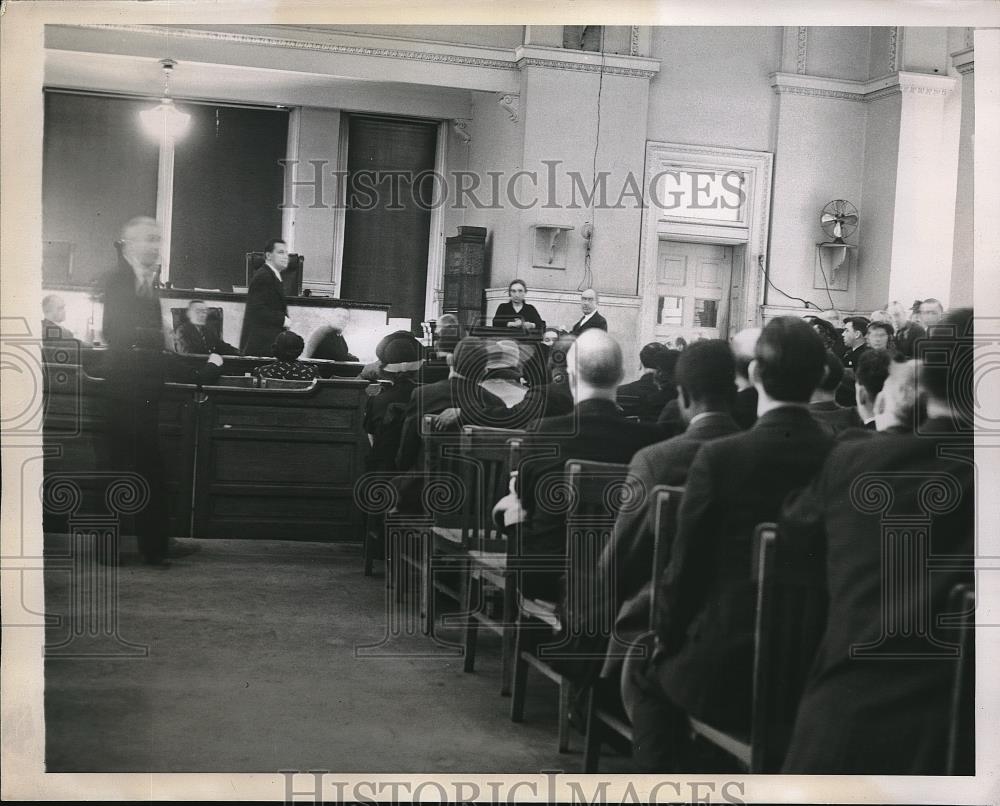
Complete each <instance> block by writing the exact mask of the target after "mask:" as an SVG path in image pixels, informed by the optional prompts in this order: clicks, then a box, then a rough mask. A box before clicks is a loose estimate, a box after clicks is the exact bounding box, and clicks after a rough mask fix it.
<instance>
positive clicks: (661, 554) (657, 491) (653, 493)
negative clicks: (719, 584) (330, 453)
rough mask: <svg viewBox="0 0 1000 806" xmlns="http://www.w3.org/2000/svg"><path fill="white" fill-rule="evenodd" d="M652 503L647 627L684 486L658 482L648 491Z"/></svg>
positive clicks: (653, 610) (654, 607) (673, 533)
mask: <svg viewBox="0 0 1000 806" xmlns="http://www.w3.org/2000/svg"><path fill="white" fill-rule="evenodd" d="M649 496H650V499H651V501H652V505H653V568H652V572H653V573H652V580H651V582H652V591H651V598H650V607H649V629H651V630H652V629H653V616H654V614H655V613H656V600H657V590H658V589H659V587H660V586H659V581H660V579H661V578H662V577H663V572H664V570H665V569H666V567H667V563H668V562H670V551H671V549H672V548H673V545H674V538H675V537H676V535H677V513H678V512H679V511H680V508H681V502H682V501H683V500H684V488H683V487H673V486H670V485H667V484H658V485H657V486H656V487H654V488H653V489H652V490H650V491H649Z"/></svg>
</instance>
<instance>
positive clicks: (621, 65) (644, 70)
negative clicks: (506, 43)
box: [514, 45, 660, 79]
mask: <svg viewBox="0 0 1000 806" xmlns="http://www.w3.org/2000/svg"><path fill="white" fill-rule="evenodd" d="M514 60H515V61H516V62H517V66H518V68H519V69H521V70H523V69H524V68H525V67H545V68H548V69H551V70H575V71H578V72H584V73H603V74H604V75H614V76H628V77H631V78H645V79H650V78H653V77H654V76H656V75H657V74H658V73H659V72H660V60H659V59H650V58H647V57H645V56H621V55H619V54H616V53H592V52H590V51H582V50H566V49H565V48H545V47H539V46H537V45H521V46H520V47H517V48H514Z"/></svg>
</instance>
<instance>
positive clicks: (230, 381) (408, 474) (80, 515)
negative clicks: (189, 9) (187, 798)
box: [31, 24, 997, 775]
mask: <svg viewBox="0 0 1000 806" xmlns="http://www.w3.org/2000/svg"><path fill="white" fill-rule="evenodd" d="M996 33H997V32H996V30H993V31H984V30H981V29H974V28H971V27H917V26H913V27H910V26H898V27H889V26H883V27H873V26H842V27H828V26H785V27H778V26H759V27H747V26H743V27H735V26H734V27H697V26H692V27H682V26H659V27H657V26H598V25H561V26H551V25H549V26H533V25H529V26H523V25H481V26H430V25H290V24H272V25H236V24H230V25H219V24H195V25H176V26H171V25H106V24H101V25H96V24H94V25H72V24H53V25H47V26H46V27H45V33H44V36H45V45H44V56H45V61H44V86H43V87H42V88H40V89H42V90H43V91H44V127H43V132H42V133H41V136H42V137H43V138H44V139H43V162H42V231H43V248H42V253H41V268H42V272H41V285H40V287H39V288H38V289H37V290H38V296H37V301H36V304H37V313H33V314H32V315H31V319H32V327H36V326H37V322H38V319H39V317H41V329H40V330H38V331H37V332H33V334H32V335H35V336H37V337H39V339H41V340H42V348H41V349H42V356H43V359H44V365H43V366H44V388H45V414H44V417H45V447H46V451H45V457H44V468H45V470H44V472H45V483H44V490H43V496H42V497H43V505H44V532H45V552H46V580H47V582H46V591H45V595H46V602H45V605H46V610H47V612H48V613H49V614H50V615H54V616H58V617H59V618H56V619H53V621H52V623H51V624H49V626H48V627H47V636H46V654H45V670H46V671H45V674H46V683H45V697H46V729H47V731H46V764H47V769H48V770H49V771H50V772H101V771H115V772H215V771H241V772H273V771H274V770H278V769H292V768H294V769H303V770H304V769H327V770H340V771H344V772H351V771H362V770H376V771H380V772H389V771H412V772H419V771H424V772H433V773H480V772H510V773H527V772H538V771H539V770H545V769H564V770H572V771H579V772H588V773H593V772H597V771H599V770H600V771H604V772H623V773H628V772H643V773H645V772H650V773H683V772H690V773H696V772H697V773H701V772H719V773H726V772H749V773H775V772H781V771H785V772H790V773H806V774H862V773H867V774H899V775H906V774H910V775H941V774H970V773H971V772H972V771H973V769H974V765H973V762H974V748H973V741H972V738H973V737H972V734H973V732H974V720H973V717H972V707H973V702H972V697H973V689H974V681H973V668H974V655H973V651H974V642H973V630H972V628H971V621H970V616H969V614H970V613H971V611H972V609H973V608H974V602H975V593H974V589H973V586H972V578H973V574H972V560H971V557H972V555H973V548H972V547H973V542H974V525H973V524H974V506H975V504H974V500H975V498H974V486H973V485H974V474H973V473H972V470H971V469H970V468H971V466H972V465H971V462H970V458H971V451H972V438H971V436H970V433H971V431H970V429H969V427H968V423H969V422H970V419H969V418H970V416H971V415H970V413H969V411H968V406H969V405H970V403H969V401H970V399H971V393H970V394H966V390H965V388H964V387H963V386H962V384H965V383H967V382H970V381H968V378H967V376H966V375H962V374H961V373H958V375H955V374H954V373H955V372H956V370H955V367H961V366H963V364H962V362H963V361H967V360H970V358H969V356H970V355H971V353H970V349H971V348H970V347H969V343H970V339H971V308H972V306H973V269H974V255H975V247H974V229H973V225H974V221H973V204H974V192H973V191H974V181H973V180H974V169H975V165H976V162H975V158H976V150H975V141H974V138H973V134H974V131H975V109H976V99H977V94H979V95H981V94H982V93H983V92H984V90H983V89H982V88H980V89H979V91H978V93H977V87H976V83H975V82H976V72H975V53H976V48H977V47H981V46H983V47H986V46H988V47H992V48H996V37H995V34H996ZM990 37H993V38H990ZM994 79H995V77H994ZM995 89H996V88H995V86H994V87H993V90H994V91H995ZM942 351H946V352H947V354H948V355H949V356H950V357H949V358H948V359H947V360H946V361H945V363H944V365H942V363H941V361H940V360H938V359H935V358H934V357H933V356H940V355H942ZM949 369H950V370H951V371H952V374H950V375H949ZM956 377H958V380H956ZM963 457H964V458H963ZM917 477H919V478H922V479H924V478H926V479H931V480H932V481H933V480H934V479H938V481H937V482H934V483H938V484H939V488H935V489H937V490H939V492H940V495H941V496H942V497H943V498H947V503H945V502H944V501H943V499H942V500H938V499H935V500H933V501H932V500H930V499H931V498H933V494H931V493H928V492H927V491H926V490H924V489H923V488H922V487H920V486H919V485H918V484H917V483H916V482H915V481H913V479H914V478H917ZM928 483H931V482H928ZM864 484H869V485H870V486H869V487H864ZM883 498H885V499H886V500H887V501H891V502H892V503H886V502H885V501H883ZM901 517H903V518H904V520H905V519H907V518H908V519H909V520H906V521H905V522H906V524H909V525H908V526H906V527H905V528H902V527H900V530H899V531H898V532H897V531H893V529H890V527H889V526H887V525H886V524H887V523H889V521H891V520H892V519H893V518H896V519H897V520H896V521H893V523H897V525H898V519H899V518H901ZM894 528H895V527H894ZM913 557H917V558H918V559H917V560H916V561H913V560H912V558H913ZM941 557H947V558H948V561H941V560H940V558H941ZM934 562H939V563H940V566H935V568H936V569H937V570H936V571H935V573H934V574H932V575H930V576H929V581H925V580H924V578H923V577H921V578H920V579H919V580H917V579H916V578H915V577H913V574H916V573H917V572H916V571H913V570H912V569H913V568H915V567H919V568H923V567H924V566H922V565H921V563H925V564H926V563H930V564H932V565H933V563H934ZM887 569H888V570H887ZM897 571H898V574H897ZM907 574H910V576H907ZM889 579H891V580H894V582H892V584H890V582H888V581H887V580H889ZM900 580H902V581H900ZM910 583H912V585H914V586H915V587H914V588H913V589H912V590H910V589H906V590H903V588H904V587H905V586H906V585H907V584H910ZM892 585H897V587H892ZM886 586H889V587H886ZM898 586H902V587H898ZM882 597H890V598H891V597H900V598H899V599H898V602H905V604H900V611H894V610H892V608H889V611H890V615H886V612H887V611H886V610H885V608H883V607H882V602H883V598H882ZM892 601H897V600H895V599H893V600H892ZM88 602H89V604H88ZM101 602H111V603H112V604H111V605H110V606H108V607H105V606H103V605H101V604H100V603H101ZM906 608H912V609H913V612H912V613H911V612H910V611H909V610H906ZM903 610H906V612H905V613H902V611H903ZM911 615H912V616H913V618H912V619H911V618H910V616H911ZM932 616H933V618H932ZM887 618H898V619H901V621H900V623H899V624H895V623H893V624H886V623H884V622H885V619H887ZM928 619H929V621H928ZM929 623H930V624H931V626H928V624H929ZM858 653H860V654H858ZM901 658H902V659H901ZM901 736H905V737H907V739H906V741H900V737H901Z"/></svg>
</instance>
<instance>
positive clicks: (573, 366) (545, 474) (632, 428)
mask: <svg viewBox="0 0 1000 806" xmlns="http://www.w3.org/2000/svg"><path fill="white" fill-rule="evenodd" d="M567 368H568V373H569V386H570V390H571V392H572V394H573V401H574V409H573V411H572V412H570V413H569V414H565V415H563V416H561V417H548V418H546V419H544V420H541V421H540V422H539V423H538V427H537V428H536V429H535V432H534V433H533V435H532V437H531V439H530V441H527V442H526V444H525V455H526V456H531V454H532V452H533V451H534V450H536V449H537V450H538V451H539V452H544V451H546V450H547V449H552V448H554V449H555V451H556V455H555V456H547V457H546V458H545V459H536V460H534V461H527V462H525V463H524V464H523V465H522V468H521V471H520V473H519V474H518V475H517V477H516V480H515V483H514V489H513V491H512V492H511V494H510V495H508V496H506V497H504V498H503V499H501V501H500V502H499V503H498V504H497V506H496V508H495V511H494V512H495V515H496V516H497V517H499V516H501V515H502V516H503V517H504V525H505V526H506V527H508V528H509V529H510V530H511V531H519V532H520V535H521V538H522V539H521V546H522V551H523V552H524V553H525V554H526V555H530V556H539V555H545V556H552V557H565V556H566V514H565V511H561V510H560V508H559V507H558V506H555V505H554V504H553V503H552V502H551V501H549V502H548V503H547V504H546V505H544V506H543V505H539V499H540V498H541V499H542V500H546V498H547V494H546V492H545V490H546V489H547V488H548V487H549V486H550V485H552V484H554V483H559V481H561V479H562V478H563V475H564V471H563V467H564V465H565V463H566V460H568V459H583V460H589V461H597V462H618V463H626V462H629V461H631V460H632V456H633V455H634V454H635V452H636V451H637V450H639V448H643V447H645V446H646V445H649V444H651V443H652V442H655V441H656V439H657V438H658V437H659V431H658V430H657V429H656V427H655V426H652V425H649V424H646V423H635V422H631V421H629V420H626V419H625V416H624V415H623V414H622V413H621V410H620V409H619V408H618V406H617V404H616V403H615V391H616V390H617V388H618V383H619V381H621V378H622V352H621V348H620V347H619V346H618V343H617V342H616V341H615V340H614V339H613V338H611V336H609V335H608V334H607V333H606V332H604V331H603V330H598V329H596V328H594V329H590V330H585V331H584V332H583V333H581V334H580V336H579V338H577V340H576V341H575V342H574V343H573V346H572V347H570V349H569V353H568V355H567ZM554 510H555V511H554ZM515 524H518V525H517V526H515ZM562 578H563V574H562V573H561V572H559V571H532V572H526V573H525V574H524V575H523V578H522V581H521V588H520V589H521V592H522V593H523V594H524V595H525V596H528V597H530V598H536V599H543V600H546V601H550V602H560V601H561V597H562V592H561V582H562Z"/></svg>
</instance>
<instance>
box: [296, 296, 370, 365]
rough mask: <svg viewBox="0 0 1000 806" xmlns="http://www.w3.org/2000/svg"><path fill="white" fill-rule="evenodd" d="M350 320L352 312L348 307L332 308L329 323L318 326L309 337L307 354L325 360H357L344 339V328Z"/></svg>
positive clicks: (309, 356)
mask: <svg viewBox="0 0 1000 806" xmlns="http://www.w3.org/2000/svg"><path fill="white" fill-rule="evenodd" d="M350 320H351V312H350V311H349V310H347V308H331V309H330V322H329V324H326V325H323V326H322V327H318V328H316V330H314V331H313V334H312V335H311V336H310V337H309V345H308V349H307V350H306V356H307V357H308V358H321V359H323V360H325V361H357V360H358V357H357V356H356V355H354V354H353V353H352V352H351V351H350V350H348V349H347V341H346V340H345V339H344V328H346V327H347V324H348V322H350Z"/></svg>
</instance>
